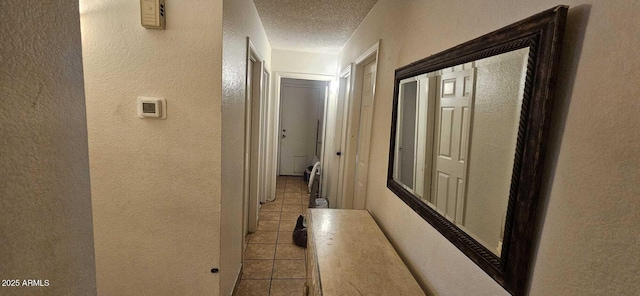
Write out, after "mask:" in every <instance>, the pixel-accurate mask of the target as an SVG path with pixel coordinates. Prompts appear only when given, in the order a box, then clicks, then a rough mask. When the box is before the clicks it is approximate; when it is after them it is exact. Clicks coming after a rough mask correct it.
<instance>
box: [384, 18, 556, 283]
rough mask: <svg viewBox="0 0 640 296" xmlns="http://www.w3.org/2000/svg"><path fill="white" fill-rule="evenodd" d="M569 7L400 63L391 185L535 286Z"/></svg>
mask: <svg viewBox="0 0 640 296" xmlns="http://www.w3.org/2000/svg"><path fill="white" fill-rule="evenodd" d="M567 10H568V7H567V6H557V7H554V8H552V9H549V10H547V11H544V12H541V13H539V14H536V15H534V16H531V17H529V18H527V19H524V20H522V21H519V22H517V23H514V24H512V25H509V26H507V27H504V28H502V29H499V30H497V31H494V32H491V33H489V34H487V35H484V36H481V37H479V38H476V39H473V40H471V41H468V42H466V43H463V44H461V45H458V46H456V47H453V48H451V49H448V50H445V51H443V52H441V53H438V54H435V55H432V56H430V57H427V58H425V59H422V60H419V61H417V62H414V63H411V64H409V65H407V66H404V67H401V68H399V69H397V70H396V71H395V81H394V83H395V87H394V96H393V115H392V126H391V137H390V148H389V167H388V177H387V187H388V188H389V189H390V190H391V191H393V192H394V193H395V194H396V195H397V196H398V197H400V198H401V199H402V200H403V201H404V202H405V203H406V204H407V205H409V206H410V207H411V208H412V209H413V210H414V211H415V212H416V213H418V214H419V215H420V216H421V217H422V218H424V219H425V220H426V221H427V222H428V223H430V224H431V225H432V226H433V227H434V228H436V229H437V230H438V231H439V232H440V233H441V234H442V235H444V236H445V237H446V238H447V239H448V240H449V241H451V243H453V244H454V245H455V246H456V247H457V248H458V249H460V250H461V251H462V252H463V253H464V254H466V255H467V256H468V257H469V258H470V259H471V260H473V261H474V262H475V263H476V264H477V265H478V266H480V268H482V269H483V270H484V271H485V272H487V273H488V274H489V275H490V276H491V277H492V278H494V279H495V280H496V281H497V282H498V283H500V285H502V286H503V287H504V288H505V289H506V290H507V291H508V292H510V293H511V294H514V295H522V294H525V293H526V291H527V282H528V280H529V277H530V262H531V257H532V250H533V249H534V244H535V243H536V242H535V241H534V234H535V233H536V227H537V226H538V224H539V221H537V219H538V216H539V213H538V205H539V204H540V201H539V199H540V185H541V181H542V176H541V174H542V169H543V165H544V157H545V147H546V142H547V132H548V129H549V117H550V114H551V108H552V105H553V94H554V88H555V81H556V68H557V66H558V61H559V58H560V50H561V45H562V38H563V32H564V26H565V21H566V15H567Z"/></svg>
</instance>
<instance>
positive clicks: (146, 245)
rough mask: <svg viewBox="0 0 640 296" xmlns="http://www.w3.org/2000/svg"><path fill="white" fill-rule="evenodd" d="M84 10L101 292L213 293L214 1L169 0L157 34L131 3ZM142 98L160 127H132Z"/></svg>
mask: <svg viewBox="0 0 640 296" xmlns="http://www.w3.org/2000/svg"><path fill="white" fill-rule="evenodd" d="M80 5H81V7H80V11H81V27H82V46H83V48H82V50H83V56H84V73H85V91H86V106H87V123H88V133H89V156H90V167H91V183H92V184H91V185H92V186H91V191H92V197H93V215H94V220H93V222H94V223H93V225H94V234H95V252H96V277H97V286H98V293H99V294H101V295H204V294H208V295H216V294H218V293H219V292H218V291H219V274H212V273H211V272H210V270H211V268H213V267H218V266H219V264H220V190H221V189H220V187H221V185H220V171H221V169H220V167H221V165H220V161H221V160H220V156H221V107H220V106H221V81H222V77H221V69H222V63H221V61H222V1H221V0H218V1H205V0H198V1H189V3H184V2H180V1H167V3H166V13H167V27H166V30H163V31H159V30H147V29H144V28H143V27H142V26H141V25H140V4H139V1H128V0H115V1H99V0H82V1H80ZM141 95H144V96H159V97H164V98H166V100H167V109H168V115H167V119H166V120H153V119H139V118H138V117H137V116H136V104H135V102H136V97H137V96H141ZM221 272H224V271H222V270H221Z"/></svg>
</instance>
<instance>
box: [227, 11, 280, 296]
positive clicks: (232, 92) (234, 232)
mask: <svg viewBox="0 0 640 296" xmlns="http://www.w3.org/2000/svg"><path fill="white" fill-rule="evenodd" d="M223 9H224V13H223V15H224V25H223V30H224V41H223V42H224V49H223V52H224V56H223V64H222V71H223V75H222V81H223V83H222V143H223V145H222V172H223V175H222V178H223V179H222V205H221V206H222V221H221V227H222V229H221V237H222V238H223V239H222V241H221V242H220V243H221V251H222V254H223V256H222V258H221V265H220V268H221V270H222V271H225V273H223V274H222V278H221V285H222V286H221V293H220V294H221V295H230V294H231V292H232V289H233V283H234V281H235V279H236V277H237V276H238V273H239V271H240V264H241V263H242V243H243V240H244V234H243V233H242V222H243V220H242V219H243V217H242V213H243V203H242V199H243V196H242V190H243V185H242V184H243V183H242V182H243V177H244V165H243V159H244V154H243V153H244V128H245V124H244V123H245V121H244V112H245V84H246V77H247V75H246V72H247V70H246V69H247V61H246V59H247V36H248V37H249V38H250V39H251V42H252V43H253V45H254V46H255V47H256V50H258V51H259V53H260V55H262V58H263V59H265V60H266V64H267V66H268V65H269V61H270V57H271V47H270V46H269V41H268V40H267V36H266V33H265V32H264V27H262V23H261V22H260V18H259V17H258V11H257V10H256V8H255V6H254V4H253V1H251V0H225V1H224V6H223ZM272 77H273V75H272ZM274 188H275V187H274Z"/></svg>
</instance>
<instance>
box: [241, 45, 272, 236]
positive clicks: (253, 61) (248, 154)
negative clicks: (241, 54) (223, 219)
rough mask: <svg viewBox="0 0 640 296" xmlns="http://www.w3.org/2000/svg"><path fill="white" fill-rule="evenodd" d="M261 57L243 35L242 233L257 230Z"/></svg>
mask: <svg viewBox="0 0 640 296" xmlns="http://www.w3.org/2000/svg"><path fill="white" fill-rule="evenodd" d="M264 71H265V70H264V60H263V59H262V57H261V55H260V54H259V53H258V51H257V50H256V49H255V47H254V46H253V44H252V43H251V40H250V39H249V38H248V37H247V81H246V101H245V145H244V147H245V149H244V181H243V204H244V206H243V211H244V212H243V215H244V217H245V218H244V219H243V233H244V234H245V235H246V234H247V233H249V232H255V231H256V230H257V229H258V209H259V204H260V196H263V195H264V192H260V189H261V188H262V186H261V184H260V182H259V180H260V176H261V174H260V170H263V171H264V167H263V166H261V165H260V164H261V162H260V160H261V159H260V155H261V154H262V153H261V148H262V147H261V142H262V141H263V139H264V138H265V135H264V134H263V133H261V125H262V124H261V122H262V120H263V118H261V117H262V116H263V114H264V111H263V109H264V108H266V107H265V106H266V103H267V100H266V98H267V93H266V91H265V90H264V89H263V88H264V85H265V84H264V83H263V73H264Z"/></svg>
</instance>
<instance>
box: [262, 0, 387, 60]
mask: <svg viewBox="0 0 640 296" xmlns="http://www.w3.org/2000/svg"><path fill="white" fill-rule="evenodd" d="M253 2H254V3H255V5H256V8H257V9H258V14H259V15H260V19H261V20H262V24H263V25H264V29H265V31H266V32H267V37H268V38H269V43H270V44H271V47H272V48H273V49H283V50H293V51H306V52H324V53H338V52H339V51H340V49H342V46H344V44H345V43H346V42H347V41H348V40H349V37H351V34H353V32H354V31H355V30H356V29H357V28H358V26H359V25H360V23H361V22H362V20H363V19H364V18H365V16H367V14H368V13H369V11H370V10H371V8H372V7H373V5H375V4H376V2H378V0H253Z"/></svg>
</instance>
